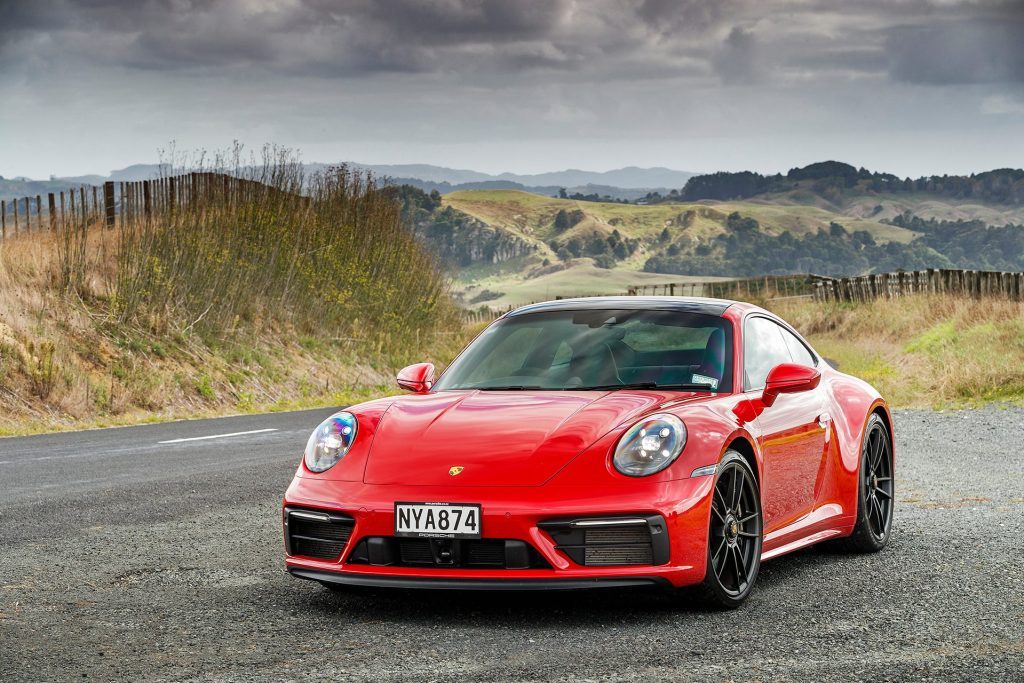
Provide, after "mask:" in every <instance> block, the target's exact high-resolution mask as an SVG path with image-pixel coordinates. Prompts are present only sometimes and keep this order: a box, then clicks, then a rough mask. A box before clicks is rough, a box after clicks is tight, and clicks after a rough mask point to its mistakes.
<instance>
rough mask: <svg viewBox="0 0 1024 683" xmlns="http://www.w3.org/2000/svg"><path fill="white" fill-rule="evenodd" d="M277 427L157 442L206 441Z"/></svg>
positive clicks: (273, 430)
mask: <svg viewBox="0 0 1024 683" xmlns="http://www.w3.org/2000/svg"><path fill="white" fill-rule="evenodd" d="M276 431H277V430H276V429H253V430H250V431H248V432H231V433H230V434H211V435H210V436H192V437H189V438H187V439H171V440H169V441H157V443H182V442H184V441H204V440H206V439H226V438H228V437H229V436H244V435H246V434H264V433H266V432H276Z"/></svg>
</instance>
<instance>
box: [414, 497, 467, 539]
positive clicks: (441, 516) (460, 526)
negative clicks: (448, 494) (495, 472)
mask: <svg viewBox="0 0 1024 683" xmlns="http://www.w3.org/2000/svg"><path fill="white" fill-rule="evenodd" d="M395 536H416V537H419V538H480V506H479V505H474V504H463V503H395Z"/></svg>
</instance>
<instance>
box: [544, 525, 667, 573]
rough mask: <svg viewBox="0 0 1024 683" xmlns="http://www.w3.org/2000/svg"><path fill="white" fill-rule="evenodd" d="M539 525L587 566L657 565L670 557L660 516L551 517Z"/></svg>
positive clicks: (572, 556)
mask: <svg viewBox="0 0 1024 683" xmlns="http://www.w3.org/2000/svg"><path fill="white" fill-rule="evenodd" d="M538 526H540V528H542V529H544V530H545V531H546V532H548V533H549V534H550V535H551V538H552V540H554V542H555V544H556V545H555V547H556V548H557V549H558V550H560V551H562V552H563V553H565V554H566V555H567V556H568V557H569V559H570V560H572V561H573V562H575V563H576V564H579V565H583V566H586V567H608V566H621V565H643V564H651V565H656V564H665V563H666V562H668V559H669V557H668V556H669V546H668V534H667V533H666V531H665V520H664V519H663V518H662V517H661V515H637V516H635V517H633V516H629V517H592V518H575V519H550V520H545V521H543V522H541V523H540V524H539V525H538Z"/></svg>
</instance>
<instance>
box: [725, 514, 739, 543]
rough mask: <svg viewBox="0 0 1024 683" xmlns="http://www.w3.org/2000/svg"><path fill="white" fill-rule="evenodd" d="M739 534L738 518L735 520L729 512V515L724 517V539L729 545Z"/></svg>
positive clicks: (734, 541)
mask: <svg viewBox="0 0 1024 683" xmlns="http://www.w3.org/2000/svg"><path fill="white" fill-rule="evenodd" d="M739 535H740V523H739V520H737V519H736V517H735V516H733V514H732V513H729V515H728V516H727V517H726V518H725V540H726V541H728V542H729V544H730V545H732V544H734V543H736V539H737V538H738V537H739Z"/></svg>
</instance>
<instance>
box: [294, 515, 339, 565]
mask: <svg viewBox="0 0 1024 683" xmlns="http://www.w3.org/2000/svg"><path fill="white" fill-rule="evenodd" d="M300 514H301V513H300ZM353 526H354V522H353V520H352V519H351V518H347V517H342V516H340V515H336V516H329V517H328V518H327V519H325V520H319V519H309V518H306V517H300V516H298V515H296V514H292V511H288V513H287V527H286V528H287V534H288V547H289V553H290V554H292V555H304V556H306V557H313V558H316V559H318V560H335V559H337V558H338V556H339V555H341V551H342V550H343V549H344V548H345V544H346V543H347V542H348V539H349V536H351V535H352V527H353Z"/></svg>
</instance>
